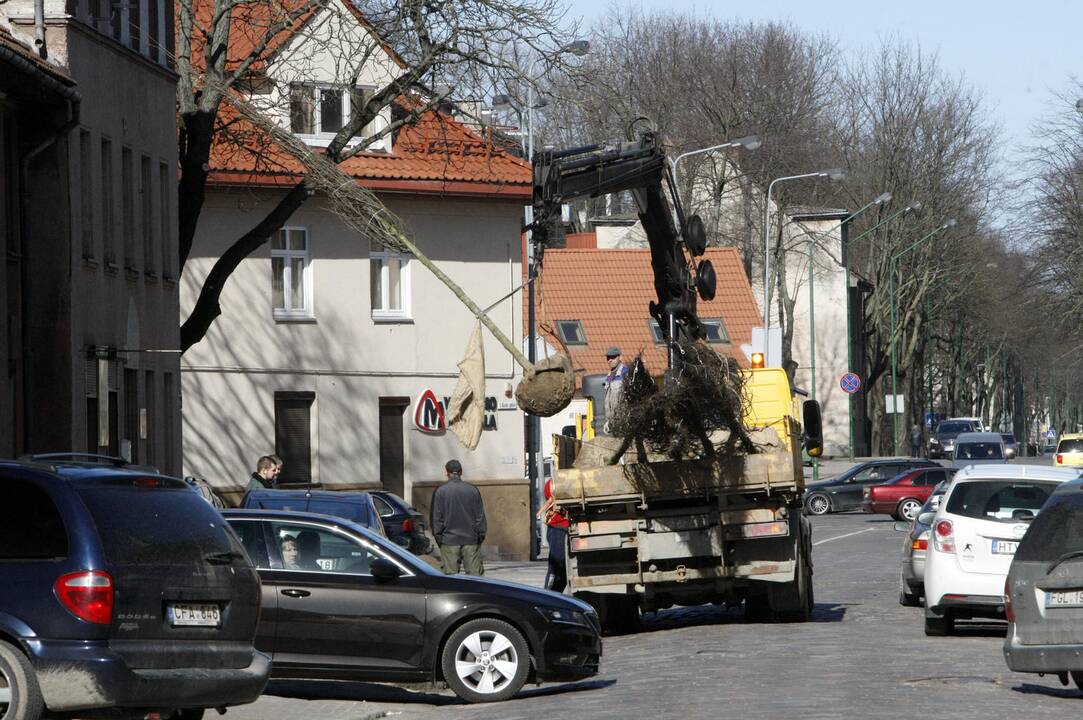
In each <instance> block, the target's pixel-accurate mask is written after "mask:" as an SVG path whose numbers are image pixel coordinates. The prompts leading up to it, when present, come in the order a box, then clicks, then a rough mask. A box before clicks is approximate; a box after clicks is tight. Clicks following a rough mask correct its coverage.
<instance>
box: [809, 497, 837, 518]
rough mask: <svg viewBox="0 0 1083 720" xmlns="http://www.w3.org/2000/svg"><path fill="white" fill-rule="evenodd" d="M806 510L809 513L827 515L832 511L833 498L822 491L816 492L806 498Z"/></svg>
mask: <svg viewBox="0 0 1083 720" xmlns="http://www.w3.org/2000/svg"><path fill="white" fill-rule="evenodd" d="M805 510H806V511H808V514H809V515H826V514H827V513H829V512H831V500H830V499H828V497H827V496H826V495H824V494H822V493H814V494H812V495H809V497H808V499H806V500H805Z"/></svg>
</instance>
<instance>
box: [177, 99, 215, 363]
mask: <svg viewBox="0 0 1083 720" xmlns="http://www.w3.org/2000/svg"><path fill="white" fill-rule="evenodd" d="M215 114H216V113H215V112H213V111H205V110H196V111H194V112H190V113H186V114H184V115H183V116H181V119H182V121H183V125H182V128H181V132H180V137H179V141H180V148H179V150H180V153H179V155H180V173H181V175H180V182H179V183H178V187H177V216H178V217H177V219H178V221H179V222H178V224H179V227H180V232H179V234H178V238H177V252H178V257H179V265H178V266H177V271H178V275H179V273H180V272H181V271H183V270H184V264H185V263H186V262H188V255H189V254H190V253H191V252H192V243H193V242H194V241H195V236H196V226H197V225H198V224H199V215H200V213H201V212H202V211H203V202H204V200H205V198H206V188H207V176H208V175H209V171H210V157H211V143H212V141H213V139H214V118H215ZM199 337H203V336H202V334H201V335H200V336H199ZM198 339H199V338H196V341H198ZM185 347H186V348H187V346H185Z"/></svg>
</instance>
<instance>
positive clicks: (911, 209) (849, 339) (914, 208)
mask: <svg viewBox="0 0 1083 720" xmlns="http://www.w3.org/2000/svg"><path fill="white" fill-rule="evenodd" d="M917 212H921V203H920V202H912V203H910V204H909V205H907V206H906V207H904V208H903V209H902V210H898V211H896V212H893V213H892V214H890V215H888V216H887V217H886V218H884V219H883V220H881V221H880V222H878V223H876V224H875V225H873V226H872V227H871V228H869V229H868V230H866V231H865V232H863V233H861V234H860V235H858V236H857V237H855V238H854V239H853V240H848V241H847V242H846V246H847V250H846V252H844V253H843V259H842V265H843V267H844V268H845V269H846V370H847V372H853V371H854V343H853V327H852V323H853V320H852V315H853V308H852V306H851V304H850V252H849V248H850V247H851V246H852V245H853V244H854V243H856V242H857V241H858V240H860V239H862V238H864V237H867V236H869V235H871V234H872V232H873V231H874V230H876V229H877V228H879V227H880V226H881V225H885V224H887V223H889V222H891V221H892V220H894V219H895V218H897V217H900V216H902V215H908V214H910V213H917ZM847 399H848V400H847V401H848V403H849V406H848V410H849V417H850V459H851V460H853V459H854V394H853V393H847Z"/></svg>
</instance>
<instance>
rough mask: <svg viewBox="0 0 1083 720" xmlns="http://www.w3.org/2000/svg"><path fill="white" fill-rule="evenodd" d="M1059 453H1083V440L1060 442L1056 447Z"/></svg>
mask: <svg viewBox="0 0 1083 720" xmlns="http://www.w3.org/2000/svg"><path fill="white" fill-rule="evenodd" d="M1057 452H1059V453H1076V452H1083V440H1061V441H1060V445H1058V446H1057Z"/></svg>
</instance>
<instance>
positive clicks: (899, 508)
mask: <svg viewBox="0 0 1083 720" xmlns="http://www.w3.org/2000/svg"><path fill="white" fill-rule="evenodd" d="M954 473H955V471H954V469H952V468H942V467H932V468H916V469H914V470H906V471H904V472H902V473H900V474H898V475H896V476H895V477H893V478H891V479H890V480H888V481H887V482H886V483H884V484H883V485H872V486H868V487H866V488H865V498H864V501H863V502H862V504H861V508H862V510H864V511H865V512H871V513H882V514H884V515H890V516H891V517H892V518H894V519H895V520H906V521H908V522H909V521H912V520H913V519H914V518H916V517H917V516H918V511H919V510H921V506H922V504H923V503H924V502H925V501H926V500H928V499H929V496H930V495H932V493H933V489H934V488H936V487H937V486H938V485H939V484H940V483H942V482H944V481H945V480H948V479H950V478H951V476H952V475H953V474H954Z"/></svg>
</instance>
